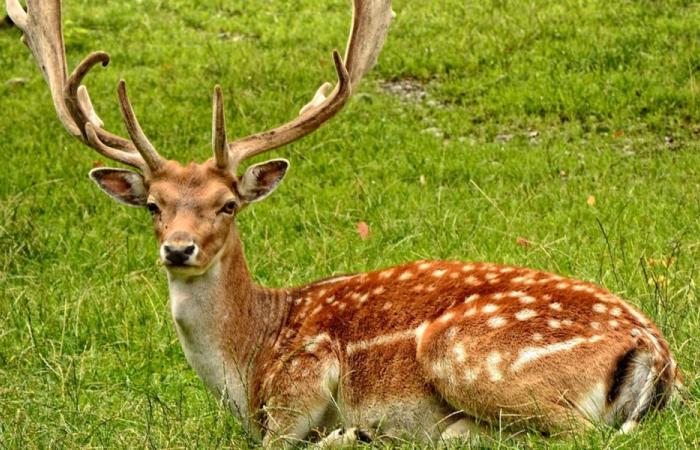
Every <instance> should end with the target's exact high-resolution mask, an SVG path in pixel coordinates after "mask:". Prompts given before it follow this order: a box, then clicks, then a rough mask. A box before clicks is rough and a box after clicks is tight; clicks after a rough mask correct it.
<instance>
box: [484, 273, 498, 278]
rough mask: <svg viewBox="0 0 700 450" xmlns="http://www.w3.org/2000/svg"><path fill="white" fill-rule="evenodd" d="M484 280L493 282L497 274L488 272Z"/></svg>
mask: <svg viewBox="0 0 700 450" xmlns="http://www.w3.org/2000/svg"><path fill="white" fill-rule="evenodd" d="M484 278H486V279H487V280H495V279H496V278H498V274H497V273H493V272H489V273H487V274H486V275H484Z"/></svg>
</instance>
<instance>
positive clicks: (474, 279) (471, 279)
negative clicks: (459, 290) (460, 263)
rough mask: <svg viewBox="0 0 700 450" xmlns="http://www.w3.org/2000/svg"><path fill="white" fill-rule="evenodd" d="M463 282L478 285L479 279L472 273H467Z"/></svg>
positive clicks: (479, 283)
mask: <svg viewBox="0 0 700 450" xmlns="http://www.w3.org/2000/svg"><path fill="white" fill-rule="evenodd" d="M464 283H465V284H467V285H469V286H479V285H481V280H479V279H478V278H477V277H475V276H474V275H469V276H468V277H465V278H464Z"/></svg>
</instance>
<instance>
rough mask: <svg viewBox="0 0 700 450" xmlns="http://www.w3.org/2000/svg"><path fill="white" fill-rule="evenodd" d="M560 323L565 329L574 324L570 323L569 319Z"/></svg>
mask: <svg viewBox="0 0 700 450" xmlns="http://www.w3.org/2000/svg"><path fill="white" fill-rule="evenodd" d="M561 323H562V325H564V326H565V327H570V326H572V325H573V324H574V322H573V321H571V320H569V319H564V320H562V321H561Z"/></svg>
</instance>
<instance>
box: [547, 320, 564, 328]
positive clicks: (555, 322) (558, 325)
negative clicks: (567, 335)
mask: <svg viewBox="0 0 700 450" xmlns="http://www.w3.org/2000/svg"><path fill="white" fill-rule="evenodd" d="M547 325H548V326H549V328H554V329H556V328H561V322H560V321H558V320H557V319H549V320H548V321H547Z"/></svg>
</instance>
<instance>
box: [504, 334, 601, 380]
mask: <svg viewBox="0 0 700 450" xmlns="http://www.w3.org/2000/svg"><path fill="white" fill-rule="evenodd" d="M600 339H602V337H601V336H592V337H590V338H588V339H586V338H583V337H580V336H579V337H575V338H573V339H569V340H568V341H563V342H557V343H555V344H549V345H545V346H543V347H526V348H524V349H523V350H521V351H520V353H519V354H518V359H516V360H515V362H514V363H513V365H512V366H511V370H512V371H514V372H517V371H518V370H520V369H522V368H523V367H524V366H526V365H527V364H529V363H531V362H533V361H536V360H538V359H540V358H543V357H545V356H548V355H552V354H554V353H558V352H562V351H567V350H571V349H572V348H574V347H576V346H578V345H581V344H584V343H586V342H591V343H593V342H598V341H599V340H600Z"/></svg>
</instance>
